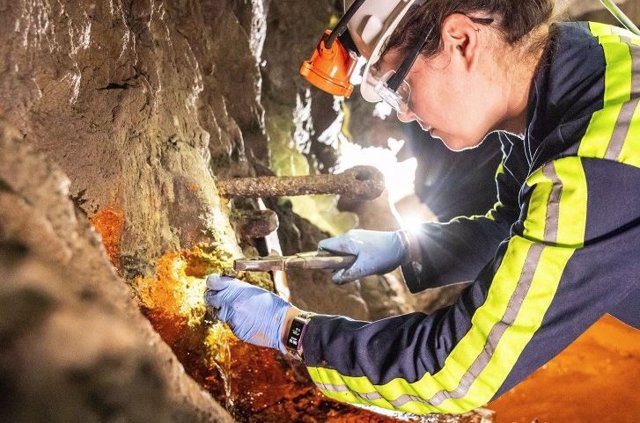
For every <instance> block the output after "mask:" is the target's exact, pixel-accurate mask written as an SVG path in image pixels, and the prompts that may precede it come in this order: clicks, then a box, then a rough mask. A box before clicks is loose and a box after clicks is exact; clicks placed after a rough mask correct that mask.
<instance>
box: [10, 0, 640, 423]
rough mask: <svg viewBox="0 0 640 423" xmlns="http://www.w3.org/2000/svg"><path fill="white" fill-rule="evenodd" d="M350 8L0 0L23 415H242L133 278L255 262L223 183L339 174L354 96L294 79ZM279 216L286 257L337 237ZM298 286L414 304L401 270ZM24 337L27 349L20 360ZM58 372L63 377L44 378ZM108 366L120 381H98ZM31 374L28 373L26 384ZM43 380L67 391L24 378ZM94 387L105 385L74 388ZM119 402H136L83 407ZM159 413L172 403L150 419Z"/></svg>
mask: <svg viewBox="0 0 640 423" xmlns="http://www.w3.org/2000/svg"><path fill="white" fill-rule="evenodd" d="M340 3H341V2H335V1H330V0H314V1H312V2H300V1H296V0H282V1H269V0H251V1H249V0H244V1H237V0H236V1H232V0H218V1H215V0H171V1H160V0H110V1H106V0H105V1H84V0H83V1H76V0H58V1H51V0H17V1H9V0H0V40H2V43H0V99H1V101H0V118H1V119H2V124H1V125H0V126H1V127H2V134H3V135H2V140H3V142H2V144H0V156H1V157H0V164H1V166H0V170H1V171H2V172H0V194H1V195H0V199H1V200H2V203H1V204H2V207H1V210H0V216H1V217H2V218H1V219H0V239H1V240H2V245H1V246H0V272H1V274H2V277H3V280H4V281H5V283H4V285H3V286H2V290H1V291H0V301H1V302H2V304H1V306H0V309H1V310H2V313H3V314H2V318H1V319H0V320H2V321H3V323H4V325H2V326H0V341H2V342H0V344H2V348H1V349H0V359H2V365H3V366H5V367H4V368H3V372H2V375H3V376H4V375H6V376H7V377H5V378H4V379H2V380H0V389H4V390H5V392H12V393H13V392H18V391H19V392H20V393H21V395H22V394H24V395H25V396H24V401H25V404H26V403H27V402H28V400H30V399H32V398H34V397H36V396H38V395H42V392H46V395H45V396H43V397H42V401H41V403H39V404H41V405H42V407H41V408H40V410H41V412H42V413H45V412H51V410H52V409H53V410H54V411H58V409H57V408H56V407H55V404H56V402H57V401H59V399H60V397H61V396H64V395H63V394H62V393H64V392H67V391H68V392H74V394H77V395H76V396H73V395H72V396H70V397H69V402H68V404H67V405H65V407H67V408H65V409H64V410H63V409H62V408H61V409H60V410H61V411H60V414H59V417H60V420H59V421H69V416H71V415H73V410H74V409H75V410H78V409H79V410H82V412H83V413H85V414H84V416H86V419H83V420H84V421H94V420H96V419H100V418H101V416H102V417H104V416H103V415H101V414H100V413H107V414H108V413H112V414H108V416H110V417H113V416H114V415H115V416H116V417H117V416H120V415H126V416H129V419H130V421H149V416H152V415H154V416H156V417H157V419H158V420H159V421H231V419H232V418H231V416H230V415H229V414H228V413H227V412H226V411H224V410H223V409H222V408H221V407H220V406H219V405H218V403H217V402H216V401H215V400H213V399H212V398H211V397H210V396H208V394H206V393H204V392H203V391H201V390H200V389H199V387H198V386H197V385H195V383H194V382H193V380H191V379H190V378H189V377H187V376H185V375H184V373H181V372H183V371H184V370H183V368H182V367H181V365H180V364H179V363H178V362H177V359H176V358H175V356H173V355H172V353H171V351H170V350H169V348H168V347H167V345H165V344H164V343H163V342H162V341H161V340H160V338H159V337H158V336H157V334H154V332H153V330H151V327H150V326H149V324H148V322H147V321H146V320H144V319H143V317H142V315H141V314H140V313H139V312H138V310H137V309H136V308H135V302H134V301H133V300H132V294H131V291H130V289H129V287H128V285H127V283H132V281H133V280H135V279H136V278H140V277H149V278H151V280H153V278H154V277H155V275H156V273H157V272H158V270H157V265H158V262H159V261H161V260H162V258H163V257H165V256H167V254H171V253H175V252H179V251H185V250H191V249H193V248H194V247H196V246H199V245H206V246H209V247H210V248H213V249H216V250H220V251H224V252H225V254H228V255H229V256H237V255H240V254H242V250H243V249H244V250H245V251H254V250H253V249H252V245H251V242H250V240H246V239H239V237H238V236H237V233H236V231H235V230H234V226H233V224H232V222H230V221H229V215H232V214H233V212H234V205H233V204H231V203H229V202H228V201H227V200H226V199H224V198H222V197H220V196H219V195H218V192H217V189H216V186H215V181H216V179H217V178H227V177H238V176H251V175H255V174H271V173H278V172H282V173H283V174H295V173H297V172H310V173H313V172H317V171H324V172H327V171H330V170H331V166H332V164H333V163H334V162H335V159H336V154H337V153H336V151H335V150H333V149H332V148H329V147H328V146H327V145H326V144H325V143H323V142H320V141H319V136H320V134H322V133H324V132H325V130H327V129H328V128H330V127H332V125H333V124H334V123H335V122H336V120H340V119H342V118H343V117H344V115H343V107H344V104H343V103H342V102H341V100H336V99H333V98H331V97H329V96H326V95H324V94H321V93H319V92H318V91H317V90H315V89H313V88H310V87H309V86H308V85H307V84H306V83H305V82H303V81H302V80H301V79H300V78H299V77H298V76H297V69H298V67H299V64H300V61H301V60H302V59H303V58H306V57H308V55H309V54H310V52H311V49H312V48H313V46H315V43H316V42H317V39H318V37H319V36H320V34H321V33H322V31H323V29H324V28H325V27H326V26H327V23H328V22H329V21H330V20H331V18H332V17H335V16H336V15H337V14H338V13H339V7H340ZM631 3H632V2H627V3H625V4H624V5H630V4H631ZM624 5H623V6H624ZM635 7H636V9H635V10H636V11H637V6H635ZM636 16H637V15H636ZM349 107H350V109H349V113H352V114H351V118H352V120H351V122H352V123H353V124H354V127H353V129H352V131H351V132H352V133H361V132H362V133H364V131H365V129H367V130H369V131H372V132H369V134H373V135H376V137H373V136H370V137H369V136H361V137H360V138H359V139H360V140H363V139H367V140H369V141H368V142H371V143H372V145H380V144H382V143H383V141H384V140H383V138H384V137H380V134H383V133H384V134H386V132H385V131H386V130H388V131H390V132H389V133H391V134H396V135H397V134H398V128H397V127H391V129H385V130H383V129H382V128H383V127H384V125H382V124H380V123H379V122H377V121H376V123H375V124H368V123H367V120H366V117H367V116H368V115H369V114H370V109H367V108H366V107H362V108H359V107H358V105H357V104H354V105H353V106H349ZM354 117H355V118H356V119H353V118H354ZM337 128H338V129H340V125H338V126H337ZM381 140H382V141H381ZM358 142H360V143H363V144H365V141H358ZM27 146H28V149H26V150H25V149H24V148H23V147H25V148H26V147H27ZM34 193H35V194H34ZM249 203H251V202H249ZM250 205H251V204H250ZM269 205H270V207H272V208H273V209H274V210H276V212H277V213H278V216H279V218H280V228H279V234H280V236H281V243H282V249H283V252H285V253H286V254H291V253H295V252H298V251H301V250H310V249H314V248H315V245H317V242H318V241H319V240H320V239H322V238H324V237H326V236H327V231H326V229H327V228H326V227H322V228H318V227H317V226H316V225H314V224H313V223H311V222H310V221H309V220H307V219H305V218H303V217H301V216H299V215H298V214H296V213H294V212H293V211H292V209H291V203H290V202H289V201H288V200H272V201H270V202H269ZM310 207H319V208H322V209H323V210H325V209H326V215H324V216H323V218H324V221H325V222H332V223H333V222H337V221H340V220H341V219H342V221H340V222H339V223H340V225H339V227H345V226H347V225H349V224H354V223H355V221H353V220H351V219H352V217H350V215H343V214H336V213H337V208H336V203H335V198H331V197H326V198H321V199H318V202H315V203H313V204H312V205H311V206H310ZM43 210H46V212H44V211H43ZM350 210H352V211H355V212H356V213H358V214H359V215H360V226H361V227H366V228H370V229H392V228H394V227H395V226H394V224H395V221H394V217H393V215H392V213H390V210H389V208H388V204H387V203H386V202H385V199H384V198H383V199H381V203H379V204H378V205H369V206H368V207H367V210H366V211H365V210H364V209H363V208H362V207H360V206H358V207H356V208H353V207H352V208H351V209H350ZM43 214H44V215H43ZM381 214H382V215H384V216H385V217H384V219H380V218H378V219H373V220H372V219H371V216H380V215H381ZM336 216H340V217H336ZM87 220H89V221H91V223H92V224H93V229H92V228H91V227H90V226H88V225H87V224H86V221H87ZM371 222H374V223H375V225H378V226H373V224H372V223H371ZM100 241H101V243H102V245H100ZM66 244H68V245H66ZM103 247H104V250H103V249H102V248H103ZM107 260H109V261H110V262H111V264H113V266H114V268H111V267H110V265H109V263H108V261H107ZM114 269H115V270H114ZM289 284H290V289H291V294H292V296H291V299H292V301H293V302H294V303H296V304H297V305H299V306H301V307H303V308H306V309H310V310H313V311H317V312H323V313H340V314H348V315H350V316H352V317H355V318H360V319H371V318H378V317H384V316H386V315H389V314H394V313H400V312H404V311H408V310H410V309H411V308H412V307H413V303H412V302H411V300H410V299H409V297H407V296H406V292H405V290H404V288H403V287H402V284H401V282H400V280H399V279H398V276H397V275H389V276H386V277H379V278H378V277H374V278H371V279H368V280H364V281H362V282H361V283H354V284H351V285H349V286H346V287H341V288H340V287H336V286H334V285H333V284H331V282H330V281H329V275H328V274H326V273H323V272H314V273H292V274H290V275H289ZM34 292H35V293H36V294H33V293H34ZM96 292H97V294H96ZM34 295H35V296H34ZM23 304H26V306H24V309H23V308H20V307H23ZM41 304H44V305H43V306H42V307H41ZM113 304H121V306H120V308H118V307H116V308H115V309H114V308H113V307H114V306H113ZM40 308H41V309H42V311H41V312H39V313H35V315H34V317H33V319H35V320H29V319H27V321H28V323H29V326H25V327H27V328H29V329H28V330H22V331H20V330H18V332H16V329H15V327H16V326H17V327H18V328H19V324H18V323H17V320H16V316H18V317H21V318H24V319H26V317H25V316H30V315H31V313H32V311H33V310H37V309H40ZM24 310H27V312H25V311H24ZM69 321H77V322H79V325H78V326H75V327H71V326H68V325H67V324H68V322H69ZM132 322H133V323H132ZM65 325H67V326H65ZM87 333H100V334H103V335H104V336H103V337H102V338H100V337H85V335H86V334H87ZM60 338H63V339H64V342H63V343H61V342H60ZM105 338H113V339H115V340H116V341H117V342H116V343H117V347H118V348H116V349H115V350H114V352H113V354H112V355H108V354H107V356H105V355H104V354H102V353H103V352H104V351H109V348H110V347H109V346H108V345H107V344H103V343H101V342H103V341H104V339H105ZM5 341H6V342H5ZM9 341H11V342H9ZM18 341H19V343H21V344H20V345H21V347H20V348H22V349H20V348H17V349H15V348H14V345H17V344H15V343H16V342H18ZM165 341H166V339H165ZM172 346H173V345H172ZM101 348H102V349H101ZM22 351H30V355H24V354H22ZM65 354H67V355H65ZM73 354H76V356H73ZM78 355H79V356H80V358H81V359H78ZM70 356H73V357H72V358H74V359H76V360H77V361H76V362H75V363H73V366H70V363H71V361H70V360H71V359H70V358H69V357H70ZM113 357H115V359H114V358H113ZM47 360H49V361H50V362H51V363H52V365H51V367H50V368H46V366H42V367H40V366H34V367H33V368H29V363H31V362H39V363H44V362H46V361H47ZM105 360H106V361H105ZM7 363H9V364H7ZM16 363H17V364H16ZM105 363H107V364H109V363H111V364H110V365H112V366H113V367H107V368H109V369H111V370H112V371H113V373H114V374H116V375H122V378H119V379H118V378H114V377H112V376H111V375H110V374H109V373H108V372H99V371H98V372H95V370H96V369H97V368H98V367H102V366H103V365H104V364H105ZM113 363H115V364H113ZM167 363H168V364H167ZM12 364H15V366H16V367H15V368H11V365H12ZM282 366H283V368H284V369H285V370H284V372H291V370H290V367H287V366H288V365H286V364H283V365H282ZM70 368H71V370H70ZM74 369H75V370H74ZM27 370H29V371H32V373H28V372H26V371H27ZM72 370H73V371H72ZM22 371H25V372H26V373H25V374H29V375H32V376H30V377H28V378H27V379H24V380H23V379H22V378H21V375H20V374H19V373H20V372H22ZM43 372H44V373H46V374H47V378H49V379H46V378H45V379H44V380H50V381H52V382H51V383H52V384H54V385H56V386H59V387H60V389H59V390H58V391H54V390H51V389H50V388H48V387H46V386H43V385H42V384H41V383H40V384H37V383H35V384H32V385H20V386H18V385H16V383H17V384H22V383H23V382H24V381H25V380H27V381H32V380H35V378H37V375H38V374H43ZM47 372H48V373H47ZM93 373H95V375H93ZM138 376H141V377H138ZM201 376H202V375H201ZM12 378H13V379H12ZM127 378H131V379H127ZM16 381H17V382H16ZM58 381H59V383H58ZM74 383H75V385H73V384H74ZM136 383H140V385H136ZM299 383H300V384H301V385H302V386H304V387H305V388H304V389H306V390H307V391H308V390H309V389H310V388H309V385H308V381H306V382H305V381H303V382H299ZM305 383H307V385H305ZM87 386H89V387H93V388H92V389H93V390H91V389H89V390H86V389H84V390H83V389H80V388H79V387H87ZM7 387H9V388H10V389H9V388H7ZM112 391H113V392H116V391H122V395H121V396H118V397H117V398H115V399H113V398H112V399H110V400H109V401H107V402H106V404H105V403H102V402H101V403H98V404H93V405H92V406H86V404H87V402H90V401H92V400H94V399H95V398H100V399H104V398H105V397H108V393H109V392H112ZM148 391H153V395H152V396H150V397H148V398H143V397H144V395H143V393H145V392H148ZM307 391H305V392H307ZM0 392H1V391H0ZM5 397H6V396H5ZM138 403H139V404H141V405H140V407H135V405H136V404H138ZM157 403H162V404H165V405H166V406H162V407H160V408H158V409H154V407H153V404H157ZM52 404H53V408H51V407H52ZM81 404H84V405H83V406H81ZM83 407H85V408H83ZM137 408H140V409H142V410H143V411H138V410H137ZM2 409H3V410H9V411H8V413H9V412H10V413H13V414H7V416H8V420H9V421H20V419H23V421H37V420H44V418H42V419H41V418H40V417H39V416H35V417H34V416H31V415H26V414H25V415H23V414H20V413H24V412H31V411H29V410H25V409H12V408H6V407H2ZM34 409H35V408H34ZM114 409H115V411H114ZM145 412H146V413H147V414H144V413H145ZM154 412H155V413H157V414H153V413H154ZM118 413H120V414H118ZM16 416H18V417H16ZM96 416H97V417H96ZM0 420H3V419H0Z"/></svg>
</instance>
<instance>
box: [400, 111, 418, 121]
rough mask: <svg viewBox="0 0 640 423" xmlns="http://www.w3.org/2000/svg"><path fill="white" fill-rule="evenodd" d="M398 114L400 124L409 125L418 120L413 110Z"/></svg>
mask: <svg viewBox="0 0 640 423" xmlns="http://www.w3.org/2000/svg"><path fill="white" fill-rule="evenodd" d="M396 114H397V115H398V120H399V121H400V122H404V123H409V122H413V121H414V120H416V115H415V113H413V112H412V111H411V110H406V111H403V112H401V111H396Z"/></svg>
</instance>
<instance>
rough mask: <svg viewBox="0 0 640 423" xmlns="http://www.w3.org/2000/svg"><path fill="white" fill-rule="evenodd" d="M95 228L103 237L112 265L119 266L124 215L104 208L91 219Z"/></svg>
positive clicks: (118, 211)
mask: <svg viewBox="0 0 640 423" xmlns="http://www.w3.org/2000/svg"><path fill="white" fill-rule="evenodd" d="M89 220H90V221H91V224H92V225H93V227H94V228H95V229H96V230H97V231H98V233H100V235H101V236H102V243H103V245H104V248H105V249H106V250H107V254H108V255H109V259H110V260H111V263H112V264H113V265H114V266H116V267H119V266H118V261H119V259H120V239H121V237H122V231H123V230H124V213H123V212H122V211H120V210H116V209H113V208H108V207H105V208H102V209H100V210H98V211H97V212H96V213H95V214H94V215H93V216H91V218H90V219H89Z"/></svg>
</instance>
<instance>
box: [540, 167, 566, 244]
mask: <svg viewBox="0 0 640 423" xmlns="http://www.w3.org/2000/svg"><path fill="white" fill-rule="evenodd" d="M542 172H543V173H544V176H546V177H547V178H548V179H551V181H552V183H553V188H551V194H549V202H548V203H547V221H546V222H545V225H544V226H545V228H544V240H545V241H547V242H555V241H556V240H557V239H558V219H559V216H560V196H561V195H562V181H560V179H559V178H558V174H557V173H556V169H555V167H554V166H553V163H548V164H546V165H545V166H544V167H543V168H542Z"/></svg>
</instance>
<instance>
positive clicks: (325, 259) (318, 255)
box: [285, 251, 356, 270]
mask: <svg viewBox="0 0 640 423" xmlns="http://www.w3.org/2000/svg"><path fill="white" fill-rule="evenodd" d="M355 261H356V256H353V255H346V256H340V255H335V254H331V253H329V252H326V251H319V252H315V251H314V252H313V253H300V254H296V255H294V256H291V258H290V259H288V260H287V262H286V263H285V267H286V268H288V269H328V270H336V269H344V268H345V267H349V266H351V265H352V264H353V263H354V262H355Z"/></svg>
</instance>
